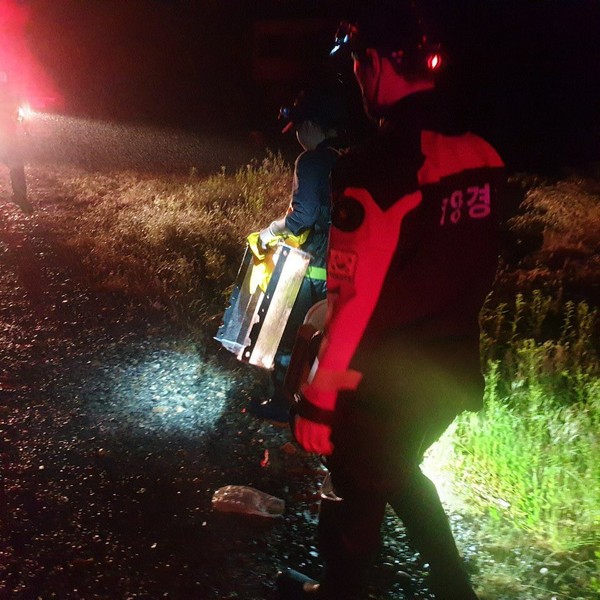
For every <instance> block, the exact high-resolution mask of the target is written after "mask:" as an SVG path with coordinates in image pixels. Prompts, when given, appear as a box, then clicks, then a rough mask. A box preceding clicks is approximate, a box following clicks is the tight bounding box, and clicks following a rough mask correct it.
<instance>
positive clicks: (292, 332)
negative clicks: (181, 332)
mask: <svg viewBox="0 0 600 600" xmlns="http://www.w3.org/2000/svg"><path fill="white" fill-rule="evenodd" d="M280 117H281V118H283V119H284V120H285V121H287V123H286V125H285V127H284V128H283V132H284V133H286V132H289V131H294V132H295V134H296V138H297V140H298V142H299V144H300V145H301V146H302V148H303V151H302V152H301V153H300V154H299V156H298V157H297V159H296V161H295V165H294V175H293V180H292V193H291V200H290V204H289V207H288V210H287V212H286V214H285V215H283V216H282V217H281V218H279V219H277V220H275V221H273V222H272V223H270V224H269V225H268V226H267V227H265V228H264V229H262V230H261V231H260V234H259V243H260V245H261V246H262V247H264V248H266V247H267V245H268V244H269V243H270V242H272V241H273V240H274V239H275V238H277V237H281V236H285V235H289V234H293V235H295V236H301V237H303V238H304V237H305V238H306V239H305V241H304V242H303V243H302V244H301V246H300V248H301V249H302V250H304V251H305V252H308V253H309V254H310V255H311V257H312V258H311V261H310V265H309V268H308V272H307V274H306V276H305V278H304V281H303V282H302V286H301V288H300V291H299V293H298V297H297V298H296V301H295V303H294V306H293V309H292V312H291V314H290V317H289V319H288V322H287V325H286V327H285V330H284V332H283V336H282V338H281V342H280V344H279V348H278V350H277V353H276V355H275V364H274V369H273V371H272V373H271V384H272V385H271V388H272V389H271V390H270V392H271V393H270V396H269V397H268V398H257V399H253V400H252V402H251V404H250V407H249V410H250V412H251V413H252V414H254V415H255V416H258V417H261V418H265V419H268V420H270V421H273V422H276V423H283V424H287V422H288V418H289V406H290V403H289V399H288V398H287V396H286V394H285V393H284V391H283V382H284V380H285V374H286V371H287V368H288V366H289V363H290V357H291V354H292V349H293V346H294V342H295V339H296V333H297V331H298V328H299V327H300V326H301V325H302V323H303V321H304V318H305V315H306V313H307V311H308V310H309V308H310V307H311V306H313V305H314V304H316V303H317V302H319V301H320V300H323V299H325V297H326V291H327V288H326V281H325V279H326V271H325V261H326V252H327V243H328V236H329V226H330V223H331V192H330V175H331V169H332V168H333V165H334V163H335V162H336V160H337V159H338V157H339V155H340V149H341V137H342V134H343V131H344V127H345V122H346V106H345V102H344V100H343V97H342V95H341V93H340V91H339V90H337V89H336V88H335V87H331V86H328V85H322V86H317V85H315V86H314V87H311V88H308V89H306V90H303V91H302V92H300V94H299V95H298V97H297V98H296V100H295V102H294V105H293V106H292V107H291V108H289V109H287V108H286V109H282V110H281V114H280ZM303 234H304V235H303Z"/></svg>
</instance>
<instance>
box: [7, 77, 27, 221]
mask: <svg viewBox="0 0 600 600" xmlns="http://www.w3.org/2000/svg"><path fill="white" fill-rule="evenodd" d="M0 162H2V163H4V164H5V165H6V166H7V167H8V171H9V175H10V181H11V185H12V190H13V195H12V201H13V202H14V203H15V204H16V205H17V206H18V207H19V208H20V209H21V210H22V211H23V212H24V213H26V214H31V213H32V212H33V207H32V205H31V204H30V202H29V200H28V199H27V183H26V180H25V165H24V163H23V156H22V153H21V148H20V144H19V103H18V100H17V98H16V97H15V95H14V93H13V91H12V89H11V85H10V81H9V79H8V75H7V73H6V72H5V71H0Z"/></svg>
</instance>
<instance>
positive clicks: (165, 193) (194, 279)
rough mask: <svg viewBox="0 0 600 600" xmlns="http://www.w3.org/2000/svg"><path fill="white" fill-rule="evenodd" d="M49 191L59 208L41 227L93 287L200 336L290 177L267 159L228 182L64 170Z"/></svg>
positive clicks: (277, 210) (281, 203)
mask: <svg viewBox="0 0 600 600" xmlns="http://www.w3.org/2000/svg"><path fill="white" fill-rule="evenodd" d="M47 177H49V174H48V173H47V172H42V173H40V174H38V178H40V179H41V178H47ZM52 186H53V188H54V194H55V195H56V203H57V206H56V207H55V210H54V211H53V212H52V214H51V215H44V214H40V216H39V219H40V220H41V221H43V220H44V217H46V219H47V223H46V227H47V229H48V230H49V231H52V232H53V235H54V236H56V237H57V238H58V240H57V241H58V243H59V244H60V245H62V246H63V247H64V248H65V249H66V250H67V251H69V252H72V253H74V254H75V255H77V256H79V257H81V260H82V261H83V264H84V265H85V266H86V267H87V268H88V275H89V277H91V278H92V279H93V282H94V285H96V286H97V287H98V288H99V289H102V290H106V291H112V292H116V293H123V294H126V295H130V296H133V297H135V298H136V299H137V300H138V301H142V302H146V303H147V304H148V305H151V306H153V307H158V308H161V309H162V310H164V311H166V312H168V313H169V314H170V315H171V317H172V318H173V319H174V320H176V321H177V322H180V323H183V324H185V325H186V326H188V327H189V328H190V329H191V330H194V331H195V333H197V334H198V335H201V334H202V332H203V330H205V329H206V325H207V322H208V321H209V320H210V318H211V317H212V316H214V315H215V314H216V313H218V312H219V311H220V310H222V309H223V307H224V304H225V302H226V299H227V297H228V294H229V291H230V289H231V284H232V282H233V281H234V279H235V275H236V271H237V268H238V266H239V264H240V262H241V258H242V252H243V249H244V247H245V238H246V236H247V235H248V234H249V233H251V232H252V231H255V230H257V229H259V228H262V227H264V226H265V225H266V224H268V223H269V222H270V221H271V220H272V219H273V218H275V217H276V216H279V215H281V214H283V212H284V211H285V209H286V207H287V204H288V203H289V194H290V189H291V169H290V166H289V165H288V164H286V162H285V161H284V160H283V158H282V157H281V156H280V155H276V154H273V153H268V154H267V156H266V157H265V158H264V159H263V160H262V161H256V162H254V163H252V164H249V165H246V166H245V167H242V168H240V169H238V170H237V171H236V172H235V173H232V174H229V173H226V172H225V170H221V172H219V173H216V174H214V175H212V176H209V177H203V178H200V177H198V176H197V175H196V173H195V172H194V171H193V170H192V172H191V173H190V175H189V176H188V177H181V176H169V177H152V176H143V175H141V174H138V173H113V174H88V173H82V172H80V171H65V172H62V173H61V177H60V178H59V179H58V181H53V182H52Z"/></svg>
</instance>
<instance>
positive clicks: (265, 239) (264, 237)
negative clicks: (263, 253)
mask: <svg viewBox="0 0 600 600" xmlns="http://www.w3.org/2000/svg"><path fill="white" fill-rule="evenodd" d="M272 225H273V223H271V224H270V225H269V226H268V227H265V228H264V229H261V231H260V232H259V234H258V243H259V245H260V247H261V249H262V250H266V249H267V248H268V247H269V244H270V242H272V241H273V240H275V239H277V235H276V234H275V233H274V232H273V228H272Z"/></svg>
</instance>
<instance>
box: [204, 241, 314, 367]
mask: <svg viewBox="0 0 600 600" xmlns="http://www.w3.org/2000/svg"><path fill="white" fill-rule="evenodd" d="M310 259H311V255H310V254H309V253H308V252H304V251H303V250H300V249H298V248H294V247H292V246H289V245H287V244H285V243H280V244H278V245H277V247H276V249H275V252H274V253H273V258H272V260H273V263H274V269H273V272H272V274H271V277H270V279H269V283H268V285H267V288H266V291H264V292H263V291H262V289H261V288H260V286H256V289H254V290H252V289H251V281H252V270H253V268H254V255H253V253H252V251H251V250H250V248H249V247H247V248H246V251H245V253H244V257H243V259H242V264H241V266H240V269H239V271H238V275H237V278H236V282H235V285H234V288H233V291H232V293H231V296H230V299H229V304H228V306H227V308H226V309H225V313H224V315H223V323H222V324H221V326H220V327H219V330H218V331H217V334H216V336H215V338H214V339H215V340H217V341H218V342H220V343H221V345H222V346H223V347H224V348H226V349H227V350H229V351H230V352H232V353H233V354H235V356H236V358H237V359H238V360H239V361H241V362H246V363H249V364H251V365H255V366H257V367H260V368H263V369H272V368H273V363H274V358H275V353H276V352H277V348H278V347H279V343H280V341H281V336H282V335H283V331H284V329H285V326H286V324H287V321H288V319H289V316H290V313H291V311H292V307H293V306H294V302H295V301H296V298H297V296H298V292H299V291H300V286H301V285H302V280H303V279H304V276H305V275H306V272H307V270H308V266H309V262H310Z"/></svg>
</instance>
